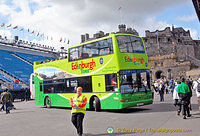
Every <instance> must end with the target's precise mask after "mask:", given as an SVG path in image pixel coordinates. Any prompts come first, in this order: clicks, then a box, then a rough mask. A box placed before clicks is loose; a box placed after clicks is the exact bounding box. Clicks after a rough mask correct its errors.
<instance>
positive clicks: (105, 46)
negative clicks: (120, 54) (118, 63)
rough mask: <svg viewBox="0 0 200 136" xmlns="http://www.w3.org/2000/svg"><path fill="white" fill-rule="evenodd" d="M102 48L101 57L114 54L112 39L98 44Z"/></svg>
mask: <svg viewBox="0 0 200 136" xmlns="http://www.w3.org/2000/svg"><path fill="white" fill-rule="evenodd" d="M98 44H99V47H100V52H99V55H100V56H102V55H108V54H112V53H113V45H112V39H111V38H109V39H104V40H101V41H99V42H98Z"/></svg>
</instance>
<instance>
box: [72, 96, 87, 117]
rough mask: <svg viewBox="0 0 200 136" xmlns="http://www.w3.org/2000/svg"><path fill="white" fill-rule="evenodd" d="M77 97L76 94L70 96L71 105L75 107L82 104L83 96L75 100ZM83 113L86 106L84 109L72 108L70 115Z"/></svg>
mask: <svg viewBox="0 0 200 136" xmlns="http://www.w3.org/2000/svg"><path fill="white" fill-rule="evenodd" d="M77 96H78V95H77V94H76V95H74V96H72V100H73V103H74V104H76V105H78V104H82V103H83V100H84V98H85V96H84V95H81V96H79V97H78V98H77ZM85 111H86V106H84V107H72V112H71V113H83V114H85Z"/></svg>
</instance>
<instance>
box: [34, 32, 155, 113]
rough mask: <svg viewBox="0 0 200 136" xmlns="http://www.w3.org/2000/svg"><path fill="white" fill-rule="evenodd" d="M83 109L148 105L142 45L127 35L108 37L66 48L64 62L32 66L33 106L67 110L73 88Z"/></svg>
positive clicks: (148, 81) (148, 91) (145, 64)
mask: <svg viewBox="0 0 200 136" xmlns="http://www.w3.org/2000/svg"><path fill="white" fill-rule="evenodd" d="M79 86H80V87H82V88H83V94H84V95H85V96H86V97H87V105H86V108H89V109H91V110H96V111H99V110H100V109H123V108H128V107H134V106H141V105H146V104H152V102H153V100H152V92H151V89H150V72H149V64H148V59H147V54H146V50H145V46H144V42H143V40H142V38H141V37H138V36H135V35H131V34H110V35H108V36H106V37H102V38H99V39H95V40H92V41H88V42H84V43H81V44H78V45H75V46H71V47H69V48H68V57H67V58H66V59H61V60H56V61H51V62H43V63H41V62H40V61H38V62H35V63H34V88H35V103H36V105H41V106H46V107H70V98H71V97H72V96H73V95H74V94H75V93H76V92H75V89H76V87H79Z"/></svg>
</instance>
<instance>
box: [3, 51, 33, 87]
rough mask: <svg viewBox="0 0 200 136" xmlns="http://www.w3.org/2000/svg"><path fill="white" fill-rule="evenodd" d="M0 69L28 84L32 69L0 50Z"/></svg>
mask: <svg viewBox="0 0 200 136" xmlns="http://www.w3.org/2000/svg"><path fill="white" fill-rule="evenodd" d="M0 58H1V59H0V68H1V69H3V70H4V71H7V72H8V73H10V74H11V75H14V76H15V77H16V78H18V79H19V80H22V81H23V82H25V83H27V84H28V83H29V76H30V74H31V73H33V67H32V66H31V65H30V64H28V63H26V62H24V61H22V60H20V59H19V58H17V57H15V56H13V55H12V54H11V53H10V52H8V51H3V50H0Z"/></svg>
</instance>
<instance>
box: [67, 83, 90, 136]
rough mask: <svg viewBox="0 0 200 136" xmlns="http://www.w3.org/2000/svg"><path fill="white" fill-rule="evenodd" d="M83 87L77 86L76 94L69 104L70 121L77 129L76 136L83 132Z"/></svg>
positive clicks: (84, 98) (80, 135)
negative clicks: (70, 109)
mask: <svg viewBox="0 0 200 136" xmlns="http://www.w3.org/2000/svg"><path fill="white" fill-rule="evenodd" d="M82 91H83V88H82V87H78V88H77V92H76V95H74V96H72V98H71V99H70V105H71V107H72V111H71V113H72V118H71V121H72V123H73V125H74V126H75V128H76V129H77V134H78V136H82V134H83V118H84V116H85V112H86V104H87V98H86V97H85V96H84V95H83V94H82Z"/></svg>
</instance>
